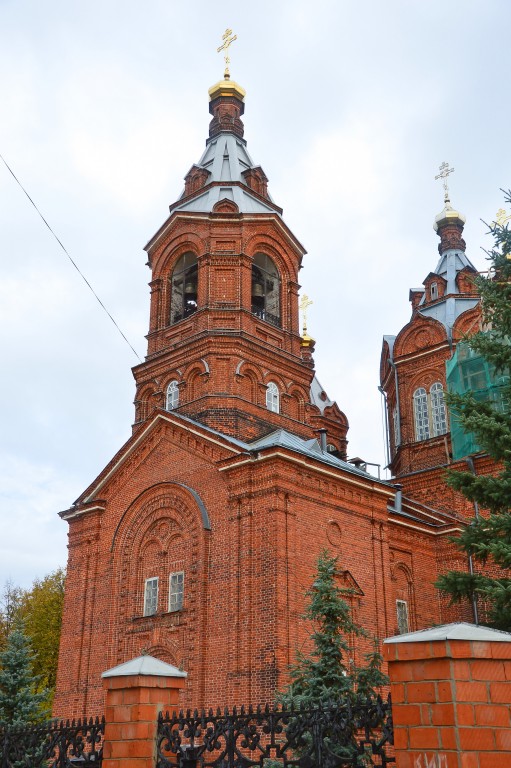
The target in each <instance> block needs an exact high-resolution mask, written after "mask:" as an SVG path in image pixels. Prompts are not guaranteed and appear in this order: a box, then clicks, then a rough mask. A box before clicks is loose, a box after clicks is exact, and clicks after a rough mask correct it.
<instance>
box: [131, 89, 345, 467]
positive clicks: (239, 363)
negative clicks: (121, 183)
mask: <svg viewBox="0 0 511 768" xmlns="http://www.w3.org/2000/svg"><path fill="white" fill-rule="evenodd" d="M209 97H210V103H209V111H210V113H211V115H212V120H211V122H210V126H209V138H208V139H207V141H206V149H205V152H204V154H203V155H202V157H201V159H200V160H199V162H198V163H197V164H196V165H193V166H192V167H191V168H190V170H189V171H188V173H187V175H186V177H185V189H184V192H183V194H182V196H181V197H180V199H179V200H178V201H177V202H175V203H174V204H172V205H171V206H170V216H169V218H168V219H167V221H166V222H165V223H164V224H163V226H162V227H161V228H160V229H159V230H158V232H157V233H156V234H155V236H154V237H153V238H152V239H151V240H150V241H149V243H148V244H147V246H146V251H147V253H148V257H149V258H148V264H149V266H150V268H151V271H152V280H151V283H150V286H151V314H150V327H149V334H148V354H147V358H146V360H145V362H144V363H142V364H141V365H139V366H137V367H135V368H134V369H133V372H134V376H135V380H136V385H137V392H136V400H135V405H136V419H135V425H134V429H135V431H136V430H137V429H139V428H140V426H141V425H143V424H144V423H145V422H146V420H147V419H148V418H149V417H150V416H151V414H152V413H153V411H154V409H155V408H165V409H167V410H176V411H177V412H179V413H180V414H182V415H184V416H188V417H189V418H191V419H193V420H195V421H197V422H200V423H202V424H204V425H206V426H208V427H211V428H214V429H217V430H219V431H220V432H222V433H224V434H227V435H231V436H233V437H236V438H238V439H241V440H253V439H255V438H259V437H262V436H264V435H266V434H268V433H270V432H272V431H274V430H275V429H276V428H279V427H280V428H284V429H286V430H289V431H291V432H293V433H295V434H297V435H299V436H300V437H302V438H311V437H314V436H315V432H317V430H319V429H321V428H324V429H326V430H327V432H328V444H329V450H331V451H332V452H335V453H336V454H337V455H338V456H340V457H342V458H345V457H346V445H347V441H346V432H347V428H348V423H347V420H346V417H345V416H344V414H342V413H341V411H340V410H339V408H338V407H337V406H336V405H335V403H332V402H331V401H329V399H328V398H327V396H326V394H325V393H324V392H323V391H322V388H321V387H320V385H319V383H318V382H317V380H316V379H315V376H314V370H313V363H312V357H311V354H310V352H311V349H310V341H311V340H310V339H309V337H306V338H303V339H302V338H301V336H300V332H299V314H298V290H299V287H300V286H299V284H298V271H299V269H300V266H301V262H302V258H303V255H304V253H305V251H304V249H303V247H302V245H301V244H300V243H299V242H298V240H297V239H296V237H295V236H294V235H293V233H292V232H291V231H290V230H289V228H288V227H287V226H286V224H285V222H284V220H283V218H282V209H281V208H279V207H278V206H277V205H276V204H275V203H274V202H273V200H272V198H271V196H270V194H269V192H268V179H267V177H266V175H265V173H264V171H263V169H262V168H261V166H259V165H255V164H254V163H253V161H252V159H251V158H250V155H249V154H248V151H247V145H246V141H245V139H244V138H243V133H244V129H243V122H242V120H241V117H242V115H243V112H244V108H245V104H244V97H245V91H244V90H243V88H241V86H239V85H238V84H237V83H235V82H233V81H232V80H230V78H229V75H228V74H226V76H225V77H224V79H223V80H221V81H220V82H219V83H217V84H216V85H214V86H213V87H212V88H210V90H209Z"/></svg>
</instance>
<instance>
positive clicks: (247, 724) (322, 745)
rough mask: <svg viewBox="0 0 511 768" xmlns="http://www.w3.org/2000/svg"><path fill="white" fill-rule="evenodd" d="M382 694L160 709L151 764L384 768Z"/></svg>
mask: <svg viewBox="0 0 511 768" xmlns="http://www.w3.org/2000/svg"><path fill="white" fill-rule="evenodd" d="M392 745H393V727H392V708H391V701H390V696H389V697H388V699H387V700H386V701H383V700H382V699H381V698H380V697H378V698H377V699H376V700H368V701H366V702H363V703H361V702H358V703H355V704H352V703H350V702H349V701H347V702H340V703H338V702H337V703H332V704H329V705H328V706H324V707H321V708H317V709H289V710H284V709H279V708H277V707H275V708H270V707H268V706H266V707H265V708H261V707H257V708H256V709H253V708H251V707H250V708H248V709H245V708H243V707H242V708H241V709H240V710H236V709H233V711H232V712H229V711H228V710H226V711H224V712H223V713H222V712H221V710H217V712H216V714H215V713H214V712H213V711H212V710H209V712H207V713H206V712H204V711H203V712H200V713H199V712H197V711H195V712H194V713H191V712H190V711H188V712H186V713H183V712H180V713H179V714H178V713H174V714H173V715H172V716H169V714H168V713H167V714H166V715H163V714H162V713H160V716H159V718H158V736H157V763H156V764H157V768H169V767H170V766H179V768H199V767H200V768H206V766H208V767H209V766H210V767H211V768H250V766H260V767H261V768H281V766H282V767H285V766H297V768H368V766H381V767H382V768H386V766H389V765H391V764H393V763H395V758H394V757H393V756H392V752H393V749H392Z"/></svg>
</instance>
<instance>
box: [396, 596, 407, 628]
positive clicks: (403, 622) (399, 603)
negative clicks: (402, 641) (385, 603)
mask: <svg viewBox="0 0 511 768" xmlns="http://www.w3.org/2000/svg"><path fill="white" fill-rule="evenodd" d="M396 611H397V631H398V633H399V634H400V635H406V633H407V632H408V631H409V624H408V603H407V602H406V600H396Z"/></svg>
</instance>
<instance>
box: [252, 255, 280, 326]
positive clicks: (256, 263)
mask: <svg viewBox="0 0 511 768" xmlns="http://www.w3.org/2000/svg"><path fill="white" fill-rule="evenodd" d="M252 314H253V315H257V317H260V318H261V320H266V322H267V323H271V324H272V325H276V326H277V327H280V275H279V271H278V269H277V267H276V266H275V264H274V263H273V261H272V259H270V257H269V256H267V254H265V253H256V255H255V256H254V260H253V262H252Z"/></svg>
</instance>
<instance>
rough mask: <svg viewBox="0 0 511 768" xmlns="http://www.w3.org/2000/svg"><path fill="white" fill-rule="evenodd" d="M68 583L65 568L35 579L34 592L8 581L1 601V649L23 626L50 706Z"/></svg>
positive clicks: (32, 589) (33, 669) (32, 588)
mask: <svg viewBox="0 0 511 768" xmlns="http://www.w3.org/2000/svg"><path fill="white" fill-rule="evenodd" d="M64 582H65V571H64V569H62V568H59V569H57V570H56V571H53V572H52V573H50V574H48V575H47V576H45V577H44V578H43V579H35V581H34V582H33V584H32V586H31V588H30V589H26V590H24V589H21V588H20V587H17V586H15V585H13V584H12V582H7V584H6V585H5V588H4V593H3V596H2V598H1V600H0V648H2V647H5V645H6V643H7V638H8V636H9V635H10V633H11V632H12V630H13V628H14V627H15V626H19V624H20V623H22V624H23V627H24V632H25V634H26V636H27V637H28V639H29V641H30V646H31V648H32V651H33V654H32V657H31V665H32V672H33V674H34V676H35V678H36V679H37V680H38V683H37V686H36V687H37V690H38V691H43V690H44V691H46V694H47V696H48V700H47V704H48V706H51V700H52V698H53V692H54V690H55V684H56V678H57V664H58V655H59V644H60V630H61V624H62V607H63V600H64ZM0 664H1V662H0Z"/></svg>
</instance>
